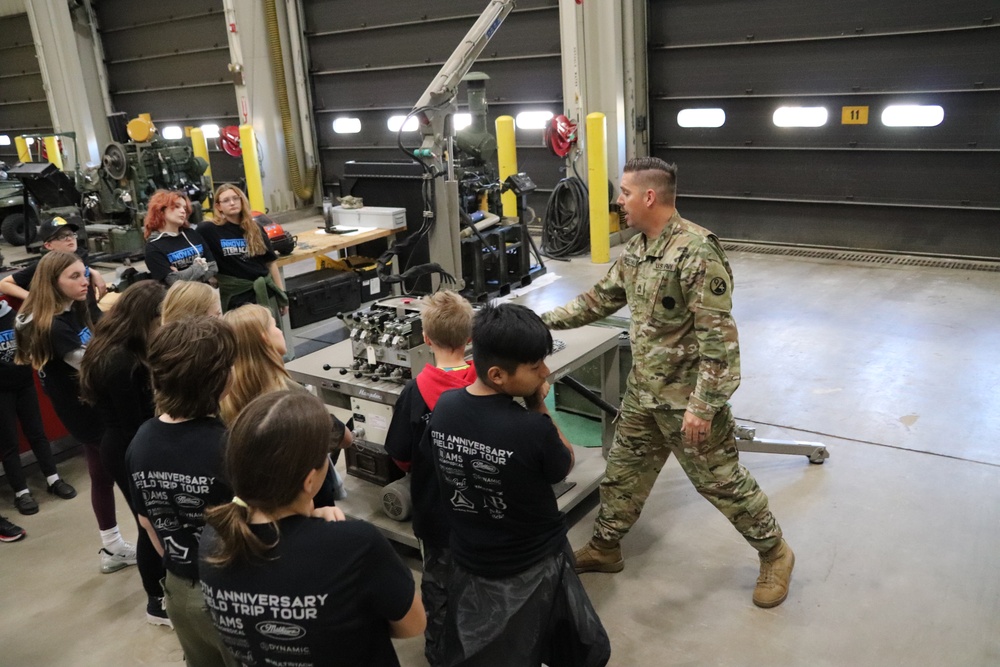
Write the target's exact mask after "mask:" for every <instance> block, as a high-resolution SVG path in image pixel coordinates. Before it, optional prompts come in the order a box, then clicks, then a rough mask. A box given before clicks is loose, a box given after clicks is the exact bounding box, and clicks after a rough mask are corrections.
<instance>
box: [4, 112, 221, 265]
mask: <svg viewBox="0 0 1000 667" xmlns="http://www.w3.org/2000/svg"><path fill="white" fill-rule="evenodd" d="M50 136H55V137H57V138H58V139H59V141H60V152H62V149H68V148H69V147H72V149H73V155H72V156H69V157H70V158H71V161H70V160H67V161H66V163H67V164H74V163H75V165H76V166H75V169H73V171H60V170H58V169H57V168H56V167H55V166H54V165H52V164H49V163H48V162H47V161H45V159H44V156H42V155H41V154H39V156H38V157H39V161H37V162H27V163H18V164H17V165H14V167H12V168H11V169H9V170H8V171H9V173H10V175H11V176H14V177H16V178H17V179H18V180H20V181H21V183H22V184H23V185H24V188H25V190H26V191H27V193H28V194H29V195H30V197H31V199H32V200H33V201H34V204H35V205H37V208H38V211H39V213H40V215H41V216H42V217H43V218H44V217H46V216H52V215H59V216H62V217H65V218H71V217H74V216H79V217H80V218H81V219H82V221H83V222H84V224H85V225H86V232H85V233H81V241H82V240H83V239H86V240H87V242H88V244H89V245H90V247H91V250H93V251H94V252H106V253H111V254H114V255H131V254H136V253H139V252H141V251H142V248H143V245H144V243H145V241H144V239H143V234H142V226H143V221H144V219H145V217H146V205H147V204H148V203H149V198H150V197H151V196H152V195H153V193H154V192H156V190H158V189H164V190H179V191H181V192H183V193H184V194H186V195H187V196H188V198H189V199H190V200H191V203H192V208H193V210H194V215H195V216H196V220H195V222H197V221H198V220H199V219H200V216H201V208H202V207H201V203H202V202H203V201H204V200H205V199H207V198H209V197H211V188H212V185H211V180H210V179H209V178H208V176H206V175H205V172H206V171H207V170H208V163H207V162H206V161H205V160H203V159H202V158H199V157H197V156H196V155H195V154H194V149H193V147H192V145H191V140H190V139H187V138H185V139H160V138H159V137H157V136H156V134H155V130H151V131H150V132H149V133H148V140H147V141H142V142H139V141H129V142H126V143H119V142H112V143H110V144H108V146H107V147H106V148H105V149H104V153H103V156H102V159H101V164H100V165H96V166H93V165H88V166H86V167H82V168H81V167H80V165H79V160H78V157H77V155H78V154H77V151H76V135H75V134H73V133H72V132H64V133H56V134H54V135H50ZM28 138H31V139H34V140H35V141H34V142H33V145H37V146H41V145H42V141H41V140H40V139H41V137H28ZM27 199H28V198H27V197H24V201H23V203H22V204H21V205H22V210H23V206H24V205H26V204H27ZM16 215H18V214H17V213H14V214H12V215H11V216H8V222H11V220H10V218H13V217H14V216H16ZM11 224H13V223H11ZM27 231H30V230H27V229H25V230H23V231H22V232H21V233H22V234H23V233H24V232H27ZM30 236H33V234H29V237H30ZM22 243H23V241H22Z"/></svg>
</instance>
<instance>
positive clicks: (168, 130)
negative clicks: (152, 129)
mask: <svg viewBox="0 0 1000 667" xmlns="http://www.w3.org/2000/svg"><path fill="white" fill-rule="evenodd" d="M160 134H161V135H162V136H163V138H164V139H180V138H181V137H183V136H184V130H182V129H181V127H180V125H167V126H166V127H165V128H163V131H162V132H160Z"/></svg>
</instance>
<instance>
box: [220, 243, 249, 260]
mask: <svg viewBox="0 0 1000 667" xmlns="http://www.w3.org/2000/svg"><path fill="white" fill-rule="evenodd" d="M219 243H220V244H221V246H222V254H223V255H224V256H226V257H232V256H233V255H245V254H246V250H247V242H246V240H245V239H219Z"/></svg>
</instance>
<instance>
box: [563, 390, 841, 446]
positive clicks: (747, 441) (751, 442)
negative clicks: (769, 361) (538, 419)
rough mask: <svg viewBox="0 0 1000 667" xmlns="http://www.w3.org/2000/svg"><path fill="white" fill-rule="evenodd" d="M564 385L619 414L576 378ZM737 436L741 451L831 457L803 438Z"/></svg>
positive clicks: (740, 430)
mask: <svg viewBox="0 0 1000 667" xmlns="http://www.w3.org/2000/svg"><path fill="white" fill-rule="evenodd" d="M559 382H560V383H562V384H563V385H564V386H566V387H569V388H570V389H572V390H573V391H575V392H576V393H578V394H579V395H580V396H582V397H583V398H585V399H586V400H588V401H590V402H591V403H593V404H594V405H596V406H597V407H599V408H600V409H602V410H604V411H605V412H607V413H608V414H609V415H611V416H612V417H617V416H618V408H616V407H615V406H613V405H611V404H610V403H608V402H607V401H605V400H604V399H603V398H601V397H600V396H598V395H597V394H595V393H594V392H592V391H591V390H590V389H588V388H587V387H586V386H585V385H584V384H582V383H581V382H580V381H579V380H577V379H576V378H573V377H570V376H568V375H567V376H565V377H562V378H560V379H559ZM734 435H735V436H736V448H737V449H738V450H740V451H741V452H761V453H764V454H792V455H799V456H805V457H806V458H808V459H809V463H816V464H821V463H823V461H825V460H827V459H828V458H830V452H829V451H827V449H826V446H824V445H823V443H820V442H806V441H803V440H769V439H766V438H758V437H757V430H756V429H754V428H752V427H749V426H742V425H740V424H737V425H736V428H735V430H734Z"/></svg>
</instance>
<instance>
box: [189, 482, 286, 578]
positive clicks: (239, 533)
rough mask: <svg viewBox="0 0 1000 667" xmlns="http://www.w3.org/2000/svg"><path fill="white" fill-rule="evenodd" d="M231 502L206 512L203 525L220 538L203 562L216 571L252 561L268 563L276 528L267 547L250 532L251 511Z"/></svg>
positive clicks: (234, 500)
mask: <svg viewBox="0 0 1000 667" xmlns="http://www.w3.org/2000/svg"><path fill="white" fill-rule="evenodd" d="M238 500H239V499H238V498H234V499H233V501H232V502H229V503H226V504H225V505H219V506H218V507H212V508H210V509H209V510H207V511H206V512H205V521H206V523H208V524H209V525H210V526H212V528H214V529H215V532H216V533H218V534H219V543H218V545H217V547H216V549H215V551H213V552H212V553H211V554H208V555H207V556H206V557H205V561H206V562H208V563H210V564H212V565H217V566H219V567H228V566H230V565H232V564H233V563H236V562H240V561H248V560H251V559H253V558H259V559H262V560H266V559H267V552H268V551H270V550H271V549H273V548H274V547H275V546H277V544H278V536H277V530H278V524H277V523H275V522H272V523H271V525H272V526H274V530H275V537H274V542H271V543H267V542H265V541H264V540H262V539H260V538H259V537H258V536H257V535H256V533H254V532H253V530H251V529H250V508H249V507H247V506H246V504H245V503H244V504H242V505H241V504H240V503H239V502H237V501H238Z"/></svg>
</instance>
